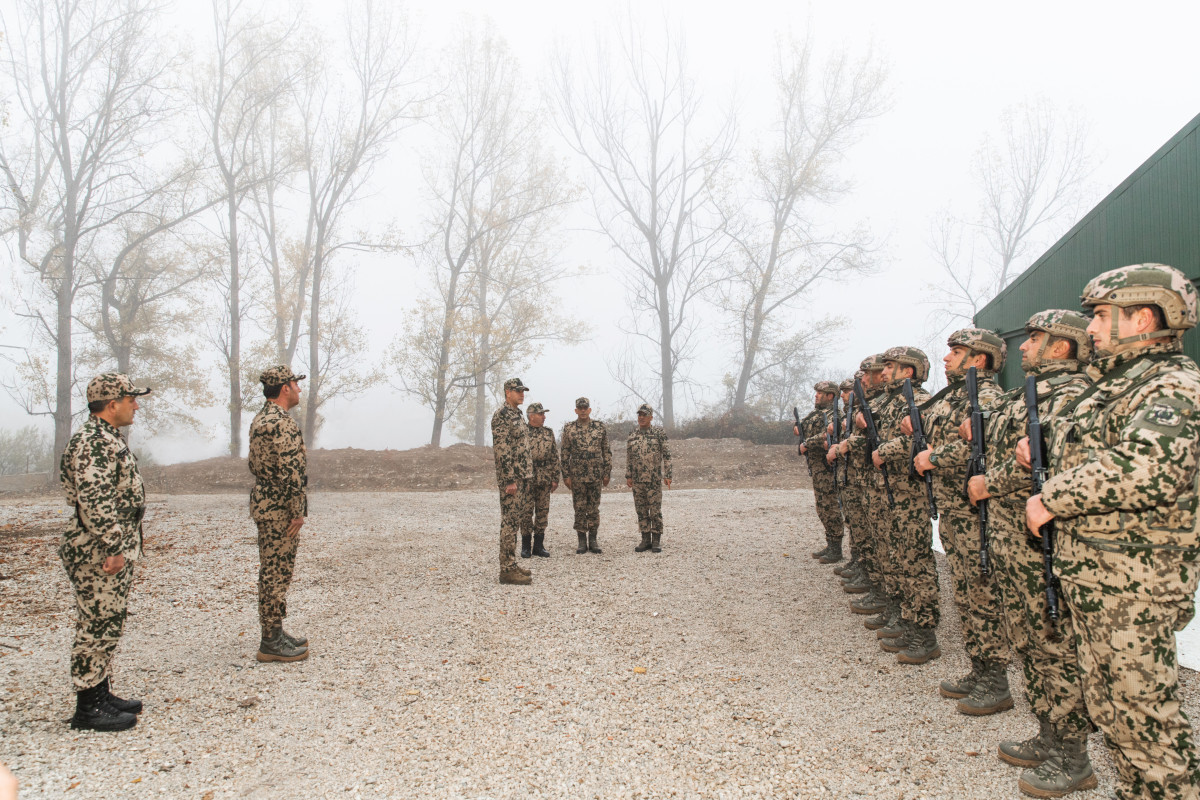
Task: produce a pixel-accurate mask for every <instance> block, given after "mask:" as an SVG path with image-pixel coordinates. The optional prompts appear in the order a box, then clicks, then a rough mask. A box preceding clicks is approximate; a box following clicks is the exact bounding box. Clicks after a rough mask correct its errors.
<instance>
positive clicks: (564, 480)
mask: <svg viewBox="0 0 1200 800" xmlns="http://www.w3.org/2000/svg"><path fill="white" fill-rule="evenodd" d="M563 483H565V484H566V485H567V488H568V489H570V488H571V479H570V478H563Z"/></svg>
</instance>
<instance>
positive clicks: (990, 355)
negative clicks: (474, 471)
mask: <svg viewBox="0 0 1200 800" xmlns="http://www.w3.org/2000/svg"><path fill="white" fill-rule="evenodd" d="M946 345H947V346H948V347H949V348H950V351H949V352H948V353H946V356H945V357H944V358H943V359H942V363H943V365H944V366H945V370H946V388H944V389H942V390H941V391H940V392H938V393H937V394H936V395H934V396H933V397H932V398H931V399H930V400H929V401H927V402H926V403H925V404H924V405H923V406H922V407H921V416H922V419H923V420H924V426H925V435H926V439H927V443H928V445H929V447H928V449H926V450H924V451H923V452H920V453H917V454H916V457H915V458H914V459H913V464H914V466H915V467H916V470H917V472H919V473H921V474H922V475H923V474H925V473H927V472H932V474H933V486H934V493H935V495H936V497H937V506H938V512H939V513H938V535H939V537H940V538H941V541H942V547H944V548H945V551H946V561H947V563H948V565H949V567H950V574H951V576H952V578H953V581H954V602H955V606H956V607H957V609H958V615H959V620H960V622H961V623H962V633H963V647H964V649H966V651H967V656H968V657H969V658H970V659H971V670H970V672H968V673H967V674H966V675H965V676H964V677H962V678H960V679H958V680H944V681H942V684H941V687H940V691H941V694H942V696H943V697H949V698H952V699H955V700H958V710H959V712H960V713H963V714H971V715H974V716H983V715H986V714H995V713H996V712H998V711H1004V710H1007V709H1010V708H1012V707H1013V699H1012V694H1011V693H1010V692H1009V689H1008V641H1007V639H1006V637H1005V635H1004V623H1003V620H1002V615H1001V612H1000V601H999V599H998V597H997V594H996V588H995V580H994V579H993V577H992V575H986V576H985V575H983V574H982V573H981V571H980V561H979V515H978V512H977V511H976V510H975V507H974V504H972V503H970V502H969V501H968V500H967V496H966V493H965V492H964V487H965V486H966V482H967V465H968V462H969V461H970V458H971V445H970V444H969V443H967V442H966V441H965V440H964V439H963V438H962V437H961V436H960V435H959V432H958V431H959V425H960V423H962V421H963V420H964V419H969V418H970V415H971V407H970V403H969V400H968V398H967V384H966V380H965V379H966V374H967V369H969V368H970V367H974V368H975V371H976V375H977V377H978V387H979V398H978V399H979V405H980V408H981V409H987V408H988V407H990V406H991V405H992V403H993V402H995V400H996V398H998V397H999V396H1000V393H1001V391H1000V387H999V386H998V385H997V384H996V380H995V377H994V376H995V374H996V372H998V371H999V370H1001V369H1003V368H1004V359H1005V356H1006V355H1007V353H1008V347H1007V345H1005V343H1004V340H1003V339H1001V338H1000V337H999V336H998V335H996V333H995V332H993V331H989V330H983V329H981V328H963V329H962V330H958V331H955V332H954V333H952V334H950V338H949V339H948V340H947V341H946ZM901 427H902V429H903V430H904V431H906V432H911V431H912V426H911V423H910V422H909V420H908V419H907V418H906V419H905V420H904V421H903V423H902V425H901Z"/></svg>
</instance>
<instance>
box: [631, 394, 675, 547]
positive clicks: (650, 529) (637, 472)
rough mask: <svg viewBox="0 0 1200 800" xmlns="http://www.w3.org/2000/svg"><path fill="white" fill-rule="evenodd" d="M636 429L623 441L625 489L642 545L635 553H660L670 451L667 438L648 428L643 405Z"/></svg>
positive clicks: (650, 415)
mask: <svg viewBox="0 0 1200 800" xmlns="http://www.w3.org/2000/svg"><path fill="white" fill-rule="evenodd" d="M637 421H638V426H637V427H636V428H634V430H633V432H632V433H630V434H629V438H628V439H626V440H625V485H626V486H628V487H630V488H631V489H633V507H634V508H635V509H636V510H637V518H638V532H639V533H641V534H642V542H641V544H639V545H638V546H637V547H635V548H633V551H634V552H635V553H644V552H646V551H647V550H650V551H652V552H655V553H661V552H662V532H663V521H662V485H663V484H664V483H665V484H666V485H667V488H668V489H670V488H671V448H669V447H667V434H666V431H664V430H663V429H662V428H656V427H654V426H652V425H651V423H652V422H653V421H654V409H653V408H651V407H650V406H649V404H647V403H642V404H641V405H640V406H638V410H637Z"/></svg>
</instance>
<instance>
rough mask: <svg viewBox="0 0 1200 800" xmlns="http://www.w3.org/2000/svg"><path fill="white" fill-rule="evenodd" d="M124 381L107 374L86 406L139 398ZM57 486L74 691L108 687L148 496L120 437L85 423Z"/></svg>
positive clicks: (103, 425) (93, 421)
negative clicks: (110, 570)
mask: <svg viewBox="0 0 1200 800" xmlns="http://www.w3.org/2000/svg"><path fill="white" fill-rule="evenodd" d="M149 391H150V390H149V389H138V388H136V387H134V386H133V384H132V383H131V382H130V381H129V379H128V378H127V377H125V376H124V375H119V374H116V373H107V374H105V375H100V376H98V377H97V378H95V379H93V380H92V382H91V383H90V384H89V385H88V392H87V397H88V402H89V403H91V402H96V401H101V400H113V399H117V398H119V397H123V396H141V395H144V394H146V393H147V392H149ZM59 479H60V482H61V484H62V488H63V493H64V494H65V495H66V499H67V504H68V505H70V506H72V507H74V509H75V514H74V515H73V516H72V517H71V521H70V523H69V525H68V527H67V529H66V531H64V532H63V541H62V544H61V545H60V546H59V548H58V555H59V558H61V559H62V562H63V567H65V568H66V571H67V577H68V578H69V579H70V581H71V588H72V589H73V590H74V594H75V609H76V618H75V643H74V645H73V646H72V648H71V682H72V683H73V684H74V686H75V690H76V691H83V690H86V689H91V688H92V687H94V686H97V685H99V684H100V683H102V682H104V681H105V680H107V678H108V677H109V667H110V664H111V662H112V658H113V654H114V653H115V652H116V649H117V644H118V643H119V641H120V639H121V630H122V628H123V627H124V625H125V614H126V610H127V607H128V599H129V588H130V586H131V585H132V584H133V563H134V562H135V561H137V560H139V559H140V558H141V557H142V517H143V515H144V514H145V511H146V490H145V488H144V486H143V485H142V477H141V475H140V474H139V473H138V466H137V458H136V457H135V456H134V455H133V453H132V452H131V451H130V449H129V445H127V444H126V443H125V440H124V439H123V438H122V437H121V434H120V432H119V431H118V430H117V429H116V428H114V427H113V426H112V425H110V424H109V423H108V422H106V421H104V420H102V419H100V418H99V417H95V416H92V417H89V418H88V420H87V422H85V423H84V424H83V426H82V427H81V428H80V429H79V430H78V431H76V432H75V435H74V436H72V437H71V439H70V441H69V442H67V447H66V450H64V451H63V454H62V459H61V461H60V463H59ZM109 556H124V557H125V566H124V568H123V569H121V570H120V571H118V572H117V573H116V574H115V575H109V574H107V573H106V572H104V570H103V569H102V565H103V563H104V560H105V559H106V558H108V557H109Z"/></svg>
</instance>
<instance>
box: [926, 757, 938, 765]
mask: <svg viewBox="0 0 1200 800" xmlns="http://www.w3.org/2000/svg"><path fill="white" fill-rule="evenodd" d="M925 760H926V761H928V762H929V763H930V764H936V763H937V759H936V758H934V757H933V756H925Z"/></svg>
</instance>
